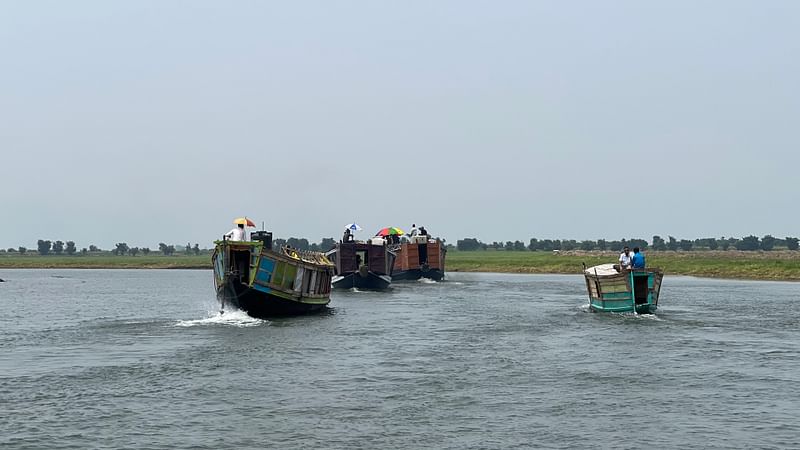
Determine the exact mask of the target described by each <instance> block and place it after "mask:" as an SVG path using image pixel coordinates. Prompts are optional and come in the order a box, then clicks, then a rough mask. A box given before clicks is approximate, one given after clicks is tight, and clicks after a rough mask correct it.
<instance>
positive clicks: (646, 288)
mask: <svg viewBox="0 0 800 450" xmlns="http://www.w3.org/2000/svg"><path fill="white" fill-rule="evenodd" d="M583 275H584V277H585V278H586V289H587V290H588V291H589V307H590V308H591V309H592V311H608V312H634V311H635V312H637V313H640V314H652V313H655V312H656V309H657V308H658V294H659V291H660V290H661V280H662V279H663V278H664V272H663V271H661V270H660V269H656V268H646V269H634V270H622V271H617V269H616V266H615V265H614V264H601V265H599V266H594V267H589V268H586V266H585V265H584V270H583Z"/></svg>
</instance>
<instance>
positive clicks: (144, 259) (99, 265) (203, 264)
mask: <svg viewBox="0 0 800 450" xmlns="http://www.w3.org/2000/svg"><path fill="white" fill-rule="evenodd" d="M2 268H5V269H11V268H15V269H210V268H211V254H210V253H205V254H202V253H201V254H199V255H183V254H181V255H170V256H165V255H161V254H150V255H147V256H129V255H128V256H115V255H113V254H110V253H101V254H97V255H93V254H89V255H85V256H84V255H74V256H68V255H46V256H41V255H36V254H26V255H19V254H16V255H14V254H3V255H0V269H2Z"/></svg>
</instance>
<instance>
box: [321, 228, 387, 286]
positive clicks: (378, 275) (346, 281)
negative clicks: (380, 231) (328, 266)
mask: <svg viewBox="0 0 800 450" xmlns="http://www.w3.org/2000/svg"><path fill="white" fill-rule="evenodd" d="M325 256H327V257H328V259H330V260H331V261H333V263H334V266H335V269H334V276H333V278H332V285H333V287H334V288H339V289H351V288H359V289H373V290H382V289H388V288H389V287H390V286H391V284H392V268H393V267H394V261H395V258H396V257H397V255H396V254H395V253H394V252H393V251H391V250H390V249H389V247H388V246H387V245H386V240H385V239H383V238H380V237H375V238H372V239H370V240H368V241H366V242H362V241H349V242H344V241H342V242H339V243H338V244H336V247H334V248H333V250H330V251H329V252H327V253H325Z"/></svg>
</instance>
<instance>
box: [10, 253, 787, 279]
mask: <svg viewBox="0 0 800 450" xmlns="http://www.w3.org/2000/svg"><path fill="white" fill-rule="evenodd" d="M646 255H647V264H648V265H649V266H655V267H660V268H662V269H664V271H665V272H666V274H667V275H692V276H698V277H717V278H740V279H753V280H793V281H800V252H797V251H771V252H742V251H693V252H672V251H663V252H656V251H651V252H646ZM616 259H617V253H616V252H599V251H589V252H583V251H571V252H560V253H553V252H541V251H537V252H531V251H525V252H516V251H503V250H501V251H494V250H485V251H482V250H478V251H458V250H451V251H449V252H448V253H447V271H449V272H505V273H566V274H578V273H580V272H581V270H582V263H586V265H587V266H593V265H595V264H602V263H608V262H615V261H616ZM3 268H5V269H10V268H23V269H25V268H28V269H56V268H59V269H67V268H74V269H210V268H211V255H210V253H209V252H202V253H201V254H199V255H194V254H192V255H186V254H173V255H170V256H165V255H162V254H150V255H147V256H141V255H140V256H130V255H127V256H114V255H113V254H109V253H101V254H97V255H92V254H90V255H86V256H79V255H74V256H66V255H62V256H57V255H46V256H41V255H36V254H25V255H20V254H2V255H0V269H3Z"/></svg>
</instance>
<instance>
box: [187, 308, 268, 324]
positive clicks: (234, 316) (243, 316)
mask: <svg viewBox="0 0 800 450" xmlns="http://www.w3.org/2000/svg"><path fill="white" fill-rule="evenodd" d="M268 323H269V322H268V321H266V320H262V319H256V318H255V317H250V316H248V315H247V313H245V312H244V311H239V310H231V311H225V313H224V314H220V313H219V312H214V313H211V312H209V317H206V318H205V319H194V320H180V321H178V323H176V324H175V326H177V327H196V326H206V325H227V326H234V327H240V328H244V327H256V326H259V325H263V324H268Z"/></svg>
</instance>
